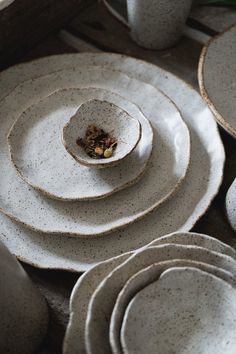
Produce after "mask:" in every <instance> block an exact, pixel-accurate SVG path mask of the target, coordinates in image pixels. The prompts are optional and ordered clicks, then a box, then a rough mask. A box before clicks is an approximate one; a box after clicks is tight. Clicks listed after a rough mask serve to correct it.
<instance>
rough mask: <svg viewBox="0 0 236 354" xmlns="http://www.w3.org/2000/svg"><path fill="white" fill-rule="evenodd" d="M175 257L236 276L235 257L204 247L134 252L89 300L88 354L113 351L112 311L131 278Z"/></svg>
mask: <svg viewBox="0 0 236 354" xmlns="http://www.w3.org/2000/svg"><path fill="white" fill-rule="evenodd" d="M173 259H191V260H194V261H198V262H205V263H209V264H211V265H214V266H217V267H219V268H222V269H224V270H226V271H228V272H230V273H231V274H232V275H233V276H234V277H235V275H236V260H235V259H233V258H232V257H229V256H226V255H223V254H221V253H218V252H214V251H210V250H207V249H205V248H202V247H197V246H184V245H174V244H172V245H171V244H166V245H161V246H156V247H149V248H147V249H144V250H141V251H139V252H137V253H135V254H134V255H132V256H131V257H130V258H129V259H128V260H127V261H125V262H124V263H123V264H121V265H120V266H118V267H117V268H116V269H115V270H113V271H112V272H111V273H110V274H109V275H108V276H107V277H106V278H104V280H103V281H102V282H101V283H100V285H99V286H98V287H97V289H96V291H95V292H94V294H93V296H92V298H91V300H90V302H89V309H88V316H87V320H86V330H85V340H86V350H87V352H88V353H89V354H93V353H94V354H95V353H96V354H100V353H101V354H108V353H110V351H111V348H110V343H109V326H110V319H111V316H112V311H113V308H114V305H115V302H116V299H117V296H118V294H119V292H120V291H121V290H122V288H123V287H124V285H125V283H126V282H127V281H128V280H129V278H130V277H131V276H132V275H134V274H135V273H137V272H138V271H140V270H141V269H143V268H145V267H148V266H149V265H151V264H153V263H156V262H162V261H166V260H173ZM101 338H102V340H101Z"/></svg>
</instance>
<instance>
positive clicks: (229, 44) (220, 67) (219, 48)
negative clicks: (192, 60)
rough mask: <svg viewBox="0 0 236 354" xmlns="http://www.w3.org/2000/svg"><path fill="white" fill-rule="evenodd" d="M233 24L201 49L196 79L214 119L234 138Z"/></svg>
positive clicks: (235, 32) (235, 60)
mask: <svg viewBox="0 0 236 354" xmlns="http://www.w3.org/2000/svg"><path fill="white" fill-rule="evenodd" d="M235 71H236V25H234V26H231V27H230V28H229V29H228V30H226V31H225V32H223V33H220V34H219V35H217V36H216V37H214V38H212V39H211V40H210V41H209V42H208V44H207V45H206V46H205V47H204V48H203V50H202V54H201V57H200V62H199V68H198V80H199V86H200V90H201V94H202V96H203V98H204V99H205V100H206V102H207V103H208V105H209V107H210V108H211V109H212V111H213V113H214V114H215V117H216V119H217V122H218V123H219V124H220V125H221V126H222V127H223V128H224V129H225V130H226V131H227V132H228V133H230V134H231V135H232V136H233V137H234V138H236V115H235V97H236V78H235Z"/></svg>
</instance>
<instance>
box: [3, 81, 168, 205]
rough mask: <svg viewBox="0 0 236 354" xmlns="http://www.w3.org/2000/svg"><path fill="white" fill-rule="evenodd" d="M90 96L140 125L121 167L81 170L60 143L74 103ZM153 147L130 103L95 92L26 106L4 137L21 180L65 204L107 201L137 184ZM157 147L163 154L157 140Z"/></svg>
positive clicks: (63, 93)
mask: <svg viewBox="0 0 236 354" xmlns="http://www.w3.org/2000/svg"><path fill="white" fill-rule="evenodd" d="M92 97H94V98H97V99H101V100H109V102H113V103H114V104H115V105H117V106H119V107H121V108H122V109H124V110H126V111H127V112H128V113H130V115H134V116H135V117H136V118H137V119H138V120H139V122H140V124H141V127H142V137H141V140H140V141H139V144H138V146H137V147H136V149H135V150H134V151H133V153H132V154H131V155H130V156H128V157H127V158H126V159H125V160H124V161H122V164H120V165H119V166H116V167H113V168H109V169H100V170H97V169H91V168H87V167H84V166H82V165H81V164H79V163H77V162H75V160H74V159H73V158H72V157H71V156H70V155H69V154H67V153H65V149H64V146H63V144H62V143H61V130H62V129H63V126H64V124H66V122H67V121H68V119H69V117H70V116H71V115H73V114H74V113H75V112H76V110H77V106H78V105H80V104H81V103H83V102H87V101H88V100H90V99H91V98H92ZM152 143H153V132H152V127H151V125H150V123H149V122H148V120H147V119H146V118H145V117H144V115H143V114H142V112H141V111H140V110H139V109H138V108H137V107H136V106H135V105H134V104H132V103H131V102H129V101H127V100H125V99H123V98H122V97H121V96H118V95H116V94H114V93H112V92H108V91H106V90H102V89H95V88H86V89H67V90H66V89H65V90H59V91H57V92H54V93H52V94H51V95H49V96H48V97H46V98H43V99H42V100H41V101H39V102H38V103H36V104H35V105H33V106H31V107H30V108H28V109H27V110H26V111H25V112H24V113H23V114H22V115H21V116H20V117H19V118H18V119H17V120H16V122H15V123H14V125H13V127H12V129H11V132H10V134H9V136H8V144H9V146H10V152H11V158H12V161H13V163H14V165H15V167H16V169H17V171H18V172H19V173H20V176H21V177H22V178H23V180H25V181H26V182H27V183H28V184H30V185H31V186H32V187H34V188H35V189H37V190H39V191H41V192H43V193H45V194H46V195H47V196H49V197H50V198H55V199H59V200H66V201H76V200H91V199H100V198H105V197H107V196H108V195H111V194H113V193H115V192H117V191H119V190H121V189H123V188H126V187H128V186H131V185H132V184H134V183H135V182H137V181H138V179H139V178H140V177H141V176H142V175H143V173H144V172H145V169H146V167H147V163H148V161H149V159H150V156H151V152H152ZM49 149H50V151H49ZM156 149H157V150H158V151H161V146H160V141H158V142H157V144H156ZM59 161H60V163H59Z"/></svg>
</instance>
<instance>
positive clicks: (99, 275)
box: [63, 233, 236, 354]
mask: <svg viewBox="0 0 236 354" xmlns="http://www.w3.org/2000/svg"><path fill="white" fill-rule="evenodd" d="M165 240H166V241H165ZM164 241H165V242H166V243H176V244H185V243H188V244H189V245H196V246H201V247H205V248H208V249H210V250H213V251H216V252H219V253H224V254H227V255H230V256H232V257H233V258H236V252H235V250H234V249H233V248H231V247H230V246H228V245H226V244H224V243H222V242H220V241H219V240H217V239H215V238H212V237H210V236H207V235H202V234H197V233H173V234H170V235H167V236H164V237H161V238H159V239H157V240H155V241H153V242H152V244H151V245H152V246H157V245H160V244H162V243H164ZM132 253H133V252H128V253H125V254H124V255H121V256H118V257H115V258H111V259H110V260H107V261H104V262H102V263H100V264H98V265H97V266H95V267H93V268H92V269H90V270H89V271H87V272H86V273H84V275H83V276H81V277H80V278H79V280H78V282H77V283H76V285H75V287H74V289H73V292H72V294H71V299H70V321H69V324H68V327H67V331H66V336H65V339H64V351H63V353H64V354H80V353H83V352H85V338H84V334H85V322H86V317H87V313H88V305H89V301H90V298H91V297H92V295H93V293H94V292H95V290H96V288H97V287H98V285H99V284H100V283H101V282H102V280H103V279H104V278H105V277H106V276H107V275H108V274H109V273H110V272H111V271H112V270H113V269H114V268H116V267H117V266H118V265H119V264H121V263H123V262H124V261H125V260H126V259H127V258H129V257H130V256H131V255H132ZM169 262H173V261H166V262H165V263H168V265H169ZM178 262H183V261H182V260H181V261H180V260H179V261H178ZM191 262H192V263H193V261H191ZM194 263H196V262H194ZM197 263H198V265H199V263H200V262H197ZM200 265H202V263H200ZM204 265H205V267H208V268H210V269H211V271H213V270H214V271H215V272H216V269H215V267H214V266H210V265H206V264H204ZM217 269H218V271H217V274H216V273H214V274H215V275H218V276H221V277H222V279H225V280H227V281H230V280H231V278H230V275H229V272H226V271H223V270H220V269H219V268H217ZM209 272H210V270H209ZM220 273H221V274H220ZM223 273H224V274H223ZM227 275H228V278H227V279H226V277H227ZM224 276H225V278H224ZM145 279H146V281H147V279H149V278H148V277H145ZM140 288H141V287H140ZM122 298H123V297H122ZM120 304H121V302H120ZM119 307H120V306H119ZM117 309H118V308H117ZM120 313H121V311H119V314H120ZM112 317H113V314H112ZM116 318H117V316H116ZM115 324H117V325H118V320H116V323H115ZM118 327H119V328H120V325H118ZM116 328H117V327H116ZM116 333H117V332H116V331H115V327H114V336H115V334H116ZM113 343H114V340H113ZM114 345H116V344H114ZM118 345H119V344H118Z"/></svg>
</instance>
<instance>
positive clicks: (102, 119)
mask: <svg viewBox="0 0 236 354" xmlns="http://www.w3.org/2000/svg"><path fill="white" fill-rule="evenodd" d="M89 126H96V127H97V128H100V129H103V130H104V131H105V132H106V133H109V134H110V136H111V137H113V138H114V139H115V141H116V149H114V150H113V153H112V155H111V156H109V157H107V158H102V159H95V158H92V157H90V156H88V154H87V153H86V151H85V149H84V147H82V146H79V145H78V143H77V140H78V138H79V137H80V139H84V137H85V135H86V132H87V129H88V127H89ZM140 138H141V127H140V123H139V121H138V119H135V118H134V117H132V116H131V115H130V114H129V113H128V112H126V111H125V110H124V109H122V108H121V107H118V106H117V105H115V104H114V103H112V102H108V101H106V100H98V99H94V98H93V99H90V100H89V101H87V102H84V103H82V104H81V105H80V107H79V108H78V110H77V111H76V112H75V113H74V114H73V116H72V117H71V118H70V119H69V121H68V122H67V123H66V124H65V125H64V127H63V131H62V141H63V144H64V146H65V148H66V150H67V151H68V152H69V154H71V156H72V157H73V158H74V159H75V160H76V161H77V162H79V163H81V164H82V165H85V166H87V167H90V168H107V167H112V166H115V165H117V164H119V163H120V162H121V161H123V160H124V159H125V158H126V157H127V156H128V155H130V154H131V153H132V151H133V150H134V149H135V148H136V146H137V144H138V142H139V140H140ZM108 150H109V149H108ZM102 156H103V155H102Z"/></svg>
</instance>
